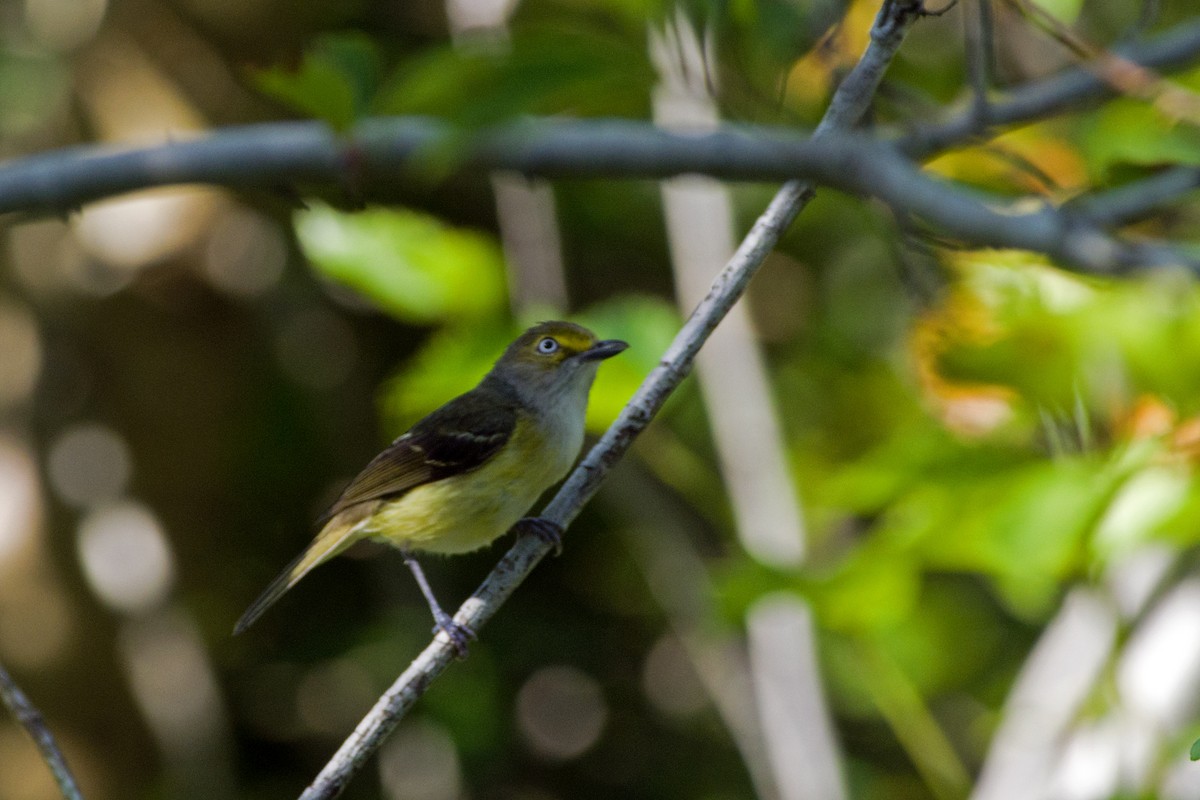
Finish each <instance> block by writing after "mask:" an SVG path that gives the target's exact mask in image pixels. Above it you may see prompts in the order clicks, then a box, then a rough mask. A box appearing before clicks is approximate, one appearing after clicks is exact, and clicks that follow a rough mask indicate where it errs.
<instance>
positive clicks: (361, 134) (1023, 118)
mask: <svg viewBox="0 0 1200 800" xmlns="http://www.w3.org/2000/svg"><path fill="white" fill-rule="evenodd" d="M1115 52H1117V53H1119V54H1121V55H1122V56H1124V57H1126V58H1128V59H1130V60H1131V61H1134V62H1136V63H1139V64H1142V65H1144V66H1147V67H1150V68H1152V69H1158V70H1164V71H1166V70H1173V69H1179V68H1181V67H1183V66H1186V65H1187V64H1189V63H1193V62H1194V61H1195V59H1196V58H1197V56H1200V19H1197V20H1193V21H1191V22H1187V23H1184V24H1182V25H1180V26H1178V27H1176V28H1173V29H1172V30H1170V31H1167V32H1166V33H1163V34H1161V35H1159V36H1158V37H1155V38H1153V39H1149V40H1147V41H1145V42H1142V43H1139V44H1136V45H1130V46H1127V47H1118V48H1115ZM1111 94H1112V90H1111V89H1110V88H1109V87H1108V86H1107V85H1106V84H1105V83H1104V82H1103V81H1102V80H1100V79H1099V78H1098V77H1096V75H1094V74H1093V73H1092V72H1090V71H1088V70H1087V69H1085V68H1083V67H1074V68H1071V69H1067V70H1064V71H1063V72H1061V73H1059V74H1057V75H1055V76H1053V77H1050V78H1045V79H1043V80H1040V81H1036V82H1033V83H1030V84H1027V85H1025V86H1023V87H1020V88H1018V89H1014V90H1012V91H1011V92H1009V93H1008V94H1007V95H1006V96H1004V97H1000V98H997V99H995V100H994V102H992V103H990V104H989V106H988V114H987V119H986V123H985V122H984V121H982V120H981V119H980V118H979V115H978V114H976V113H974V112H973V110H972V109H971V108H966V109H965V110H962V111H960V112H959V113H957V114H955V115H952V116H950V117H949V118H947V119H945V120H943V121H941V122H938V123H933V124H929V125H925V126H915V127H911V128H909V129H907V131H906V132H903V133H899V134H896V133H893V134H891V135H890V138H891V139H892V141H893V142H894V144H896V145H897V147H898V148H899V149H900V150H901V152H903V153H904V154H905V155H906V156H909V157H910V158H925V157H928V156H930V155H933V154H934V153H936V152H939V151H941V150H944V149H946V148H947V147H951V146H954V145H957V144H962V143H964V142H967V141H969V140H971V139H975V138H978V137H980V136H982V135H984V134H985V133H987V132H989V131H992V130H995V129H996V128H998V127H1002V126H1006V125H1013V124H1016V123H1020V122H1028V121H1030V120H1034V119H1041V118H1044V117H1048V116H1052V115H1054V114H1056V113H1060V112H1062V111H1064V110H1068V109H1071V108H1074V107H1077V106H1079V105H1080V104H1082V103H1087V102H1094V101H1096V100H1099V99H1101V98H1103V97H1107V96H1110V95H1111ZM835 102H839V101H836V99H835ZM455 133H456V132H455V131H454V130H452V129H451V127H450V126H449V125H448V124H446V123H442V122H438V121H436V120H432V119H421V118H400V119H378V120H366V121H364V122H363V123H362V125H361V126H360V127H359V128H358V129H356V131H355V133H354V135H353V136H351V137H339V136H338V135H336V134H335V133H334V132H333V131H331V130H330V129H329V128H328V127H327V126H325V125H324V124H322V123H319V122H290V123H274V124H267V125H251V126H244V127H232V128H225V129H222V130H221V131H220V132H218V133H215V134H212V135H210V136H208V137H206V138H203V139H196V140H189V141H183V142H172V143H169V144H164V145H159V146H155V147H147V148H141V149H135V150H128V151H122V152H113V151H112V149H111V147H99V146H80V147H75V148H68V149H63V150H57V151H52V152H48V153H44V154H40V155H35V156H30V157H26V158H22V159H17V160H13V161H9V162H8V163H6V164H3V165H0V212H23V213H31V212H32V213H54V214H61V213H65V212H68V211H71V210H74V209H76V208H78V207H79V206H81V205H83V204H84V203H87V202H91V201H93V200H98V199H100V198H103V197H109V196H112V195H115V194H120V193H122V192H128V191H133V190H136V189H144V188H147V187H152V186H163V185H167V184H180V183H204V184H213V185H219V186H227V187H230V188H235V189H244V188H270V187H275V186H293V185H296V184H305V183H312V184H319V185H323V186H330V185H333V186H345V185H355V184H358V183H363V182H368V181H385V180H389V179H390V180H396V179H403V178H408V179H412V178H414V177H420V161H421V158H422V156H423V155H425V154H427V153H428V152H430V151H431V149H432V148H434V147H435V146H437V145H438V144H439V143H441V144H444V143H445V142H446V141H447V137H448V136H451V135H454V134H455ZM560 136H561V137H563V138H564V140H563V141H559V140H558V137H560ZM802 141H803V139H802V138H801V137H799V136H797V135H796V134H795V132H794V131H792V130H790V129H780V128H769V127H750V126H747V127H742V128H727V129H725V130H722V131H720V132H717V133H714V134H710V135H708V136H702V137H689V136H686V135H683V134H676V135H672V134H667V133H664V132H662V131H658V130H656V129H654V128H652V127H651V126H649V125H645V124H638V123H632V122H626V123H617V122H612V121H603V120H598V121H595V122H591V123H577V124H574V125H562V124H554V123H549V122H544V121H543V122H540V123H539V122H528V123H526V124H523V125H519V126H514V127H513V128H510V129H509V130H508V131H507V132H504V131H502V132H499V133H496V134H492V135H490V136H485V137H483V140H482V141H478V142H476V143H475V146H474V147H473V148H472V149H471V151H470V152H468V153H465V154H464V155H463V162H462V164H461V166H463V167H464V168H475V169H483V170H492V169H522V168H525V169H527V170H529V171H533V169H534V167H535V166H536V164H537V162H538V161H539V158H538V156H539V152H538V151H539V150H541V151H544V155H545V157H546V158H547V159H549V160H551V161H553V162H554V164H555V166H556V170H557V172H556V174H560V175H573V176H578V177H584V176H594V177H599V176H608V177H643V178H664V177H670V176H672V175H678V174H682V173H701V174H707V175H711V176H712V177H715V178H724V179H730V180H768V181H785V180H789V179H792V178H796V177H799V176H802V175H803V172H801V170H802V168H803V163H802V162H803V161H804V157H803V156H802V155H799V154H797V153H796V152H795V151H796V150H797V149H798V148H803V145H802V144H801V142H802ZM591 145H596V146H598V147H599V150H598V151H597V152H593V151H592V150H590V149H588V148H589V147H590V146H591ZM614 150H619V151H621V152H617V153H613V152H612V151H614ZM436 152H438V153H440V154H444V153H445V150H444V149H442V150H437V151H436ZM523 162H524V163H523ZM797 162H801V163H797ZM549 166H550V164H547V166H546V168H547V169H548V168H549Z"/></svg>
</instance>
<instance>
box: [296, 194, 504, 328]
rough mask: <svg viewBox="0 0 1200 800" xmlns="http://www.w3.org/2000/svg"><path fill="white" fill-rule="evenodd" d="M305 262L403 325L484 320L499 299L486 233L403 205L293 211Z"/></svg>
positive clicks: (496, 265) (496, 267) (500, 265)
mask: <svg viewBox="0 0 1200 800" xmlns="http://www.w3.org/2000/svg"><path fill="white" fill-rule="evenodd" d="M295 225H296V236H297V238H298V239H299V241H300V246H301V249H302V250H303V251H304V255H305V256H306V257H307V258H308V260H309V262H310V263H311V264H312V265H313V266H314V267H316V268H317V269H318V270H319V271H320V272H322V273H324V274H325V275H326V276H328V277H329V278H332V279H333V280H336V281H338V282H340V283H343V284H345V285H346V286H349V287H350V288H353V289H356V290H358V291H360V292H362V293H363V294H364V295H366V296H367V297H369V298H371V300H372V301H374V302H375V303H376V304H377V305H378V306H379V307H380V308H382V309H385V310H387V311H388V312H389V313H391V314H392V315H394V316H395V317H397V318H398V319H401V320H405V321H407V322H416V323H428V322H434V321H438V320H442V319H446V318H451V319H453V318H456V317H460V318H461V317H467V318H477V317H487V316H489V315H494V314H496V313H498V312H499V310H500V304H501V302H502V301H503V296H504V261H503V257H502V256H501V253H500V247H499V246H498V244H497V243H496V242H495V241H494V240H493V239H491V238H490V237H487V236H483V235H480V234H478V233H473V232H470V231H464V230H456V229H454V228H452V227H450V226H448V225H445V224H443V223H441V222H439V221H438V220H436V219H434V218H433V217H429V216H427V215H425V214H420V213H416V212H412V211H405V210H388V209H368V210H365V211H360V212H357V213H353V214H349V213H343V212H340V211H336V210H334V209H332V208H330V207H328V206H323V205H314V206H312V207H310V208H308V209H305V210H304V211H301V212H298V213H297V215H296V220H295Z"/></svg>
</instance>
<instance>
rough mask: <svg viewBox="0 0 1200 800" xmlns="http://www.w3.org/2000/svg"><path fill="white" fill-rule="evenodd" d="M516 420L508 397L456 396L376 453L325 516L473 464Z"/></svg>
mask: <svg viewBox="0 0 1200 800" xmlns="http://www.w3.org/2000/svg"><path fill="white" fill-rule="evenodd" d="M516 424H517V412H516V407H515V405H514V404H512V403H511V402H509V401H508V400H507V398H502V397H496V396H495V395H494V394H492V393H480V392H479V391H478V390H474V391H470V392H467V393H466V394H464V395H461V396H459V397H456V398H455V399H454V400H451V401H450V402H449V403H447V404H446V405H444V406H442V407H441V408H439V409H437V410H436V411H434V412H433V413H431V414H430V415H429V416H427V417H425V419H423V420H421V421H420V422H418V423H417V424H416V425H414V426H413V428H412V430H410V431H409V432H408V433H406V434H404V435H403V436H401V437H400V438H399V439H397V440H396V441H394V442H392V444H391V445H390V446H389V447H388V448H387V449H386V450H384V451H383V452H382V453H380V454H379V455H377V456H375V458H373V459H372V460H371V463H369V464H367V466H366V467H365V468H364V469H363V471H362V472H360V473H359V474H358V475H357V476H356V477H355V478H354V480H352V481H350V485H349V486H347V487H346V489H345V491H343V492H342V495H341V497H339V498H338V499H337V502H335V503H334V504H333V506H332V507H331V508H330V509H329V511H328V512H327V513H326V514H325V517H324V519H328V518H330V517H333V516H334V515H336V514H338V513H340V512H342V511H344V510H346V509H347V508H349V507H350V506H353V505H357V504H358V503H365V502H367V501H370V500H378V499H381V498H385V497H394V496H396V495H399V494H401V493H403V492H406V491H408V490H409V489H412V488H413V487H415V486H420V485H421V484H423V483H430V482H432V481H437V480H441V479H443V478H449V477H451V476H452V475H458V474H461V473H463V472H469V471H470V470H473V469H476V468H478V467H480V466H482V465H483V464H484V462H486V461H487V460H488V459H489V458H491V457H492V456H494V455H495V454H496V453H497V452H499V450H500V449H501V448H502V447H504V444H505V442H507V441H508V439H509V437H510V436H511V435H512V432H513V429H514V428H515V427H516Z"/></svg>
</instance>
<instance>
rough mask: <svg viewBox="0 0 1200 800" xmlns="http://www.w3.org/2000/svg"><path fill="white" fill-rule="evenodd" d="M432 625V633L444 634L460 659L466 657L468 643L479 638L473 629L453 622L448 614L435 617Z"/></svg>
mask: <svg viewBox="0 0 1200 800" xmlns="http://www.w3.org/2000/svg"><path fill="white" fill-rule="evenodd" d="M435 622H436V623H437V624H435V625H434V626H433V635H434V636H436V635H437V634H438V633H444V634H446V638H447V639H449V640H450V644H451V645H452V646H453V647H454V655H455V657H456V658H458V659H459V660H460V661H461V660H462V659H464V658H466V657H467V649H468V645H469V644H470V643H471V642H472V641H473V640H475V639H477V638H479V637H477V636H476V635H475V631H473V630H471V629H470V628H468V627H467V626H466V625H463V624H461V623H458V622H455V621H454V620H453V619H451V618H450V615H448V614H445V613H443V614H442V615H441V616H439V617H437V618H436V619H435Z"/></svg>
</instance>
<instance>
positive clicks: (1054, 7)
mask: <svg viewBox="0 0 1200 800" xmlns="http://www.w3.org/2000/svg"><path fill="white" fill-rule="evenodd" d="M1038 6H1039V7H1041V9H1042V10H1043V11H1045V12H1046V13H1047V14H1049V15H1050V16H1052V17H1054V18H1055V19H1056V20H1058V21H1059V22H1061V23H1063V24H1064V25H1073V24H1074V23H1075V20H1076V19H1078V18H1079V12H1080V11H1082V10H1083V0H1038Z"/></svg>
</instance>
